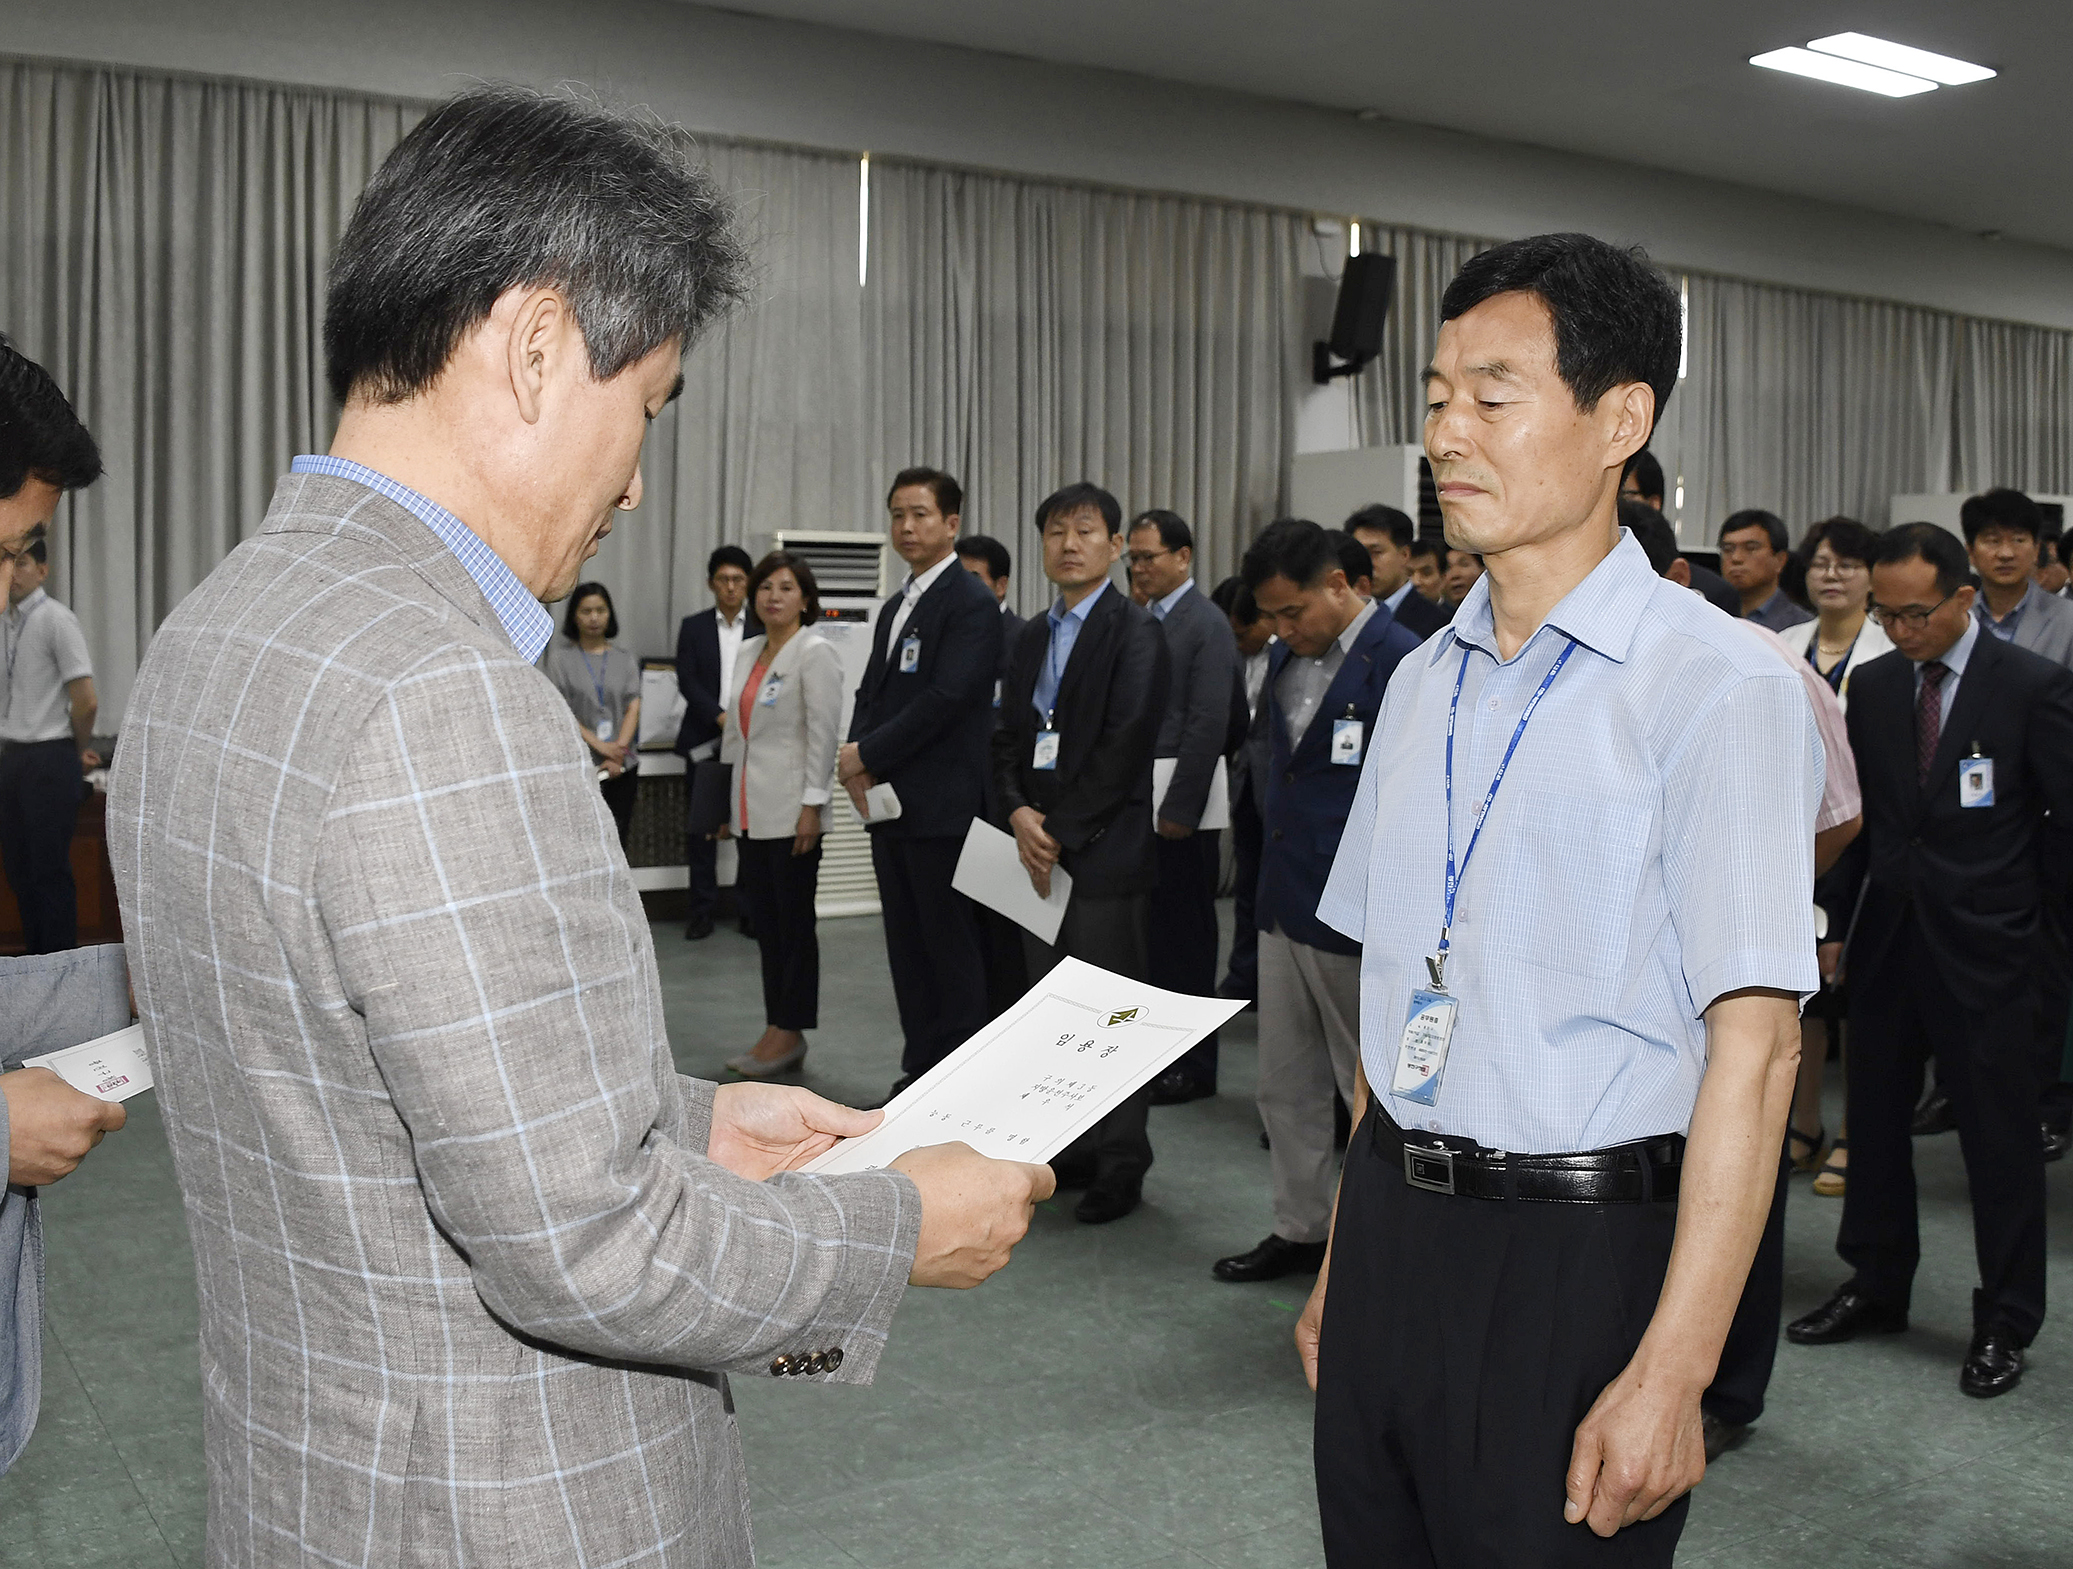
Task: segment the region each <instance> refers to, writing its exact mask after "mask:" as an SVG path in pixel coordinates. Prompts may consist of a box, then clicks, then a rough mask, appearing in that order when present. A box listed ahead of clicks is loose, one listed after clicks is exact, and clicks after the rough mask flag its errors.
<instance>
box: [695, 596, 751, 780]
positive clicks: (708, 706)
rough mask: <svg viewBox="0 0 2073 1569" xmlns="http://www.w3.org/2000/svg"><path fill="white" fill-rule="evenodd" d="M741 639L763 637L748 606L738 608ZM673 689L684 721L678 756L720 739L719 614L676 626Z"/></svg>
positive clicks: (702, 615)
mask: <svg viewBox="0 0 2073 1569" xmlns="http://www.w3.org/2000/svg"><path fill="white" fill-rule="evenodd" d="M741 635H742V640H743V641H744V642H746V641H747V640H748V639H749V638H752V637H761V636H762V635H763V623H762V622H760V621H758V620H757V619H756V612H755V609H754V608H753V607H752V606H747V605H744V606H743V607H742V634H741ZM677 690H678V691H679V692H682V693H683V694H684V722H683V724H681V725H679V726H678V727H677V740H676V751H677V754H678V755H679V756H683V755H686V754H688V753H689V752H690V751H691V750H692V748H694V747H700V746H704V745H705V743H706V742H708V741H717V740H719V739H720V707H721V698H720V613H719V611H717V610H701V611H698V612H697V613H696V614H694V615H688V616H686V617H684V619H683V620H682V621H681V622H680V623H678V626H677Z"/></svg>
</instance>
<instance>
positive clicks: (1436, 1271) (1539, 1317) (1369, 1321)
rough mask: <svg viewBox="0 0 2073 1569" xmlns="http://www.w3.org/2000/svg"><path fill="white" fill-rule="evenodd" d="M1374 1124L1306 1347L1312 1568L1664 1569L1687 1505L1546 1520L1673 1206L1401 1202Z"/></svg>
mask: <svg viewBox="0 0 2073 1569" xmlns="http://www.w3.org/2000/svg"><path fill="white" fill-rule="evenodd" d="M1377 1115H1378V1113H1377V1112H1376V1111H1375V1110H1374V1109H1373V1108H1372V1107H1371V1108H1370V1109H1369V1112H1368V1115H1367V1116H1366V1117H1365V1118H1364V1119H1363V1120H1362V1123H1361V1126H1360V1127H1359V1128H1358V1129H1356V1130H1355V1131H1354V1135H1353V1142H1352V1143H1351V1144H1350V1145H1349V1146H1348V1148H1347V1152H1346V1167H1345V1174H1344V1176H1343V1177H1342V1178H1341V1181H1340V1187H1339V1211H1338V1224H1337V1228H1336V1230H1335V1231H1334V1234H1333V1240H1332V1260H1331V1277H1330V1282H1329V1286H1328V1288H1327V1290H1326V1294H1325V1308H1324V1325H1323V1333H1322V1335H1321V1338H1320V1341H1319V1348H1318V1365H1317V1501H1318V1511H1319V1514H1320V1517H1321V1519H1322V1521H1323V1525H1324V1550H1325V1562H1326V1563H1327V1564H1328V1565H1330V1566H1331V1569H1381V1566H1385V1565H1386V1566H1387V1569H1484V1566H1493V1569H1494V1566H1502V1569H1514V1566H1516V1569H1563V1566H1569V1565H1578V1566H1585V1565H1588V1566H1600V1565H1620V1566H1623V1569H1624V1566H1633V1569H1641V1566H1656V1565H1661V1566H1665V1569H1667V1566H1668V1565H1669V1563H1670V1562H1671V1559H1672V1557H1673V1555H1674V1554H1675V1552H1676V1550H1677V1538H1678V1536H1679V1534H1680V1533H1681V1532H1682V1531H1683V1530H1684V1520H1685V1515H1686V1513H1687V1512H1688V1508H1689V1500H1688V1499H1685V1498H1680V1499H1679V1500H1678V1501H1677V1502H1676V1503H1674V1504H1672V1505H1671V1506H1670V1507H1669V1508H1668V1509H1666V1510H1664V1511H1663V1513H1661V1514H1660V1515H1658V1516H1656V1518H1655V1519H1653V1520H1644V1521H1639V1522H1637V1523H1636V1524H1634V1525H1630V1526H1626V1527H1624V1528H1623V1529H1621V1530H1620V1531H1618V1532H1617V1533H1615V1534H1614V1535H1613V1536H1611V1537H1600V1536H1598V1535H1596V1534H1595V1533H1594V1532H1593V1531H1592V1530H1591V1528H1590V1527H1589V1526H1587V1525H1582V1524H1578V1525H1571V1524H1569V1523H1568V1522H1567V1521H1565V1520H1564V1519H1563V1518H1562V1506H1563V1502H1564V1499H1565V1496H1566V1495H1565V1492H1564V1482H1565V1479H1566V1477H1567V1475H1568V1471H1569V1457H1570V1451H1571V1446H1572V1445H1573V1443H1574V1442H1575V1438H1576V1429H1577V1425H1578V1424H1579V1423H1581V1422H1582V1421H1583V1419H1584V1416H1585V1414H1586V1413H1587V1412H1588V1411H1589V1410H1590V1408H1591V1405H1592V1402H1594V1401H1595V1400H1596V1399H1597V1398H1598V1396H1599V1395H1600V1394H1601V1393H1602V1392H1603V1391H1604V1389H1605V1386H1606V1385H1608V1384H1610V1383H1611V1382H1612V1381H1613V1380H1614V1379H1615V1378H1617V1377H1618V1376H1619V1374H1620V1372H1621V1371H1622V1369H1624V1368H1625V1367H1626V1365H1627V1363H1628V1361H1629V1360H1630V1359H1631V1358H1632V1356H1633V1354H1634V1349H1635V1347H1637V1346H1638V1345H1639V1344H1640V1343H1641V1334H1642V1331H1643V1330H1645V1329H1646V1328H1647V1327H1648V1321H1649V1317H1650V1315H1651V1314H1653V1313H1654V1311H1655V1305H1656V1298H1657V1296H1658V1295H1659V1294H1660V1292H1661V1291H1662V1286H1663V1276H1664V1274H1665V1273H1666V1272H1667V1271H1668V1269H1669V1267H1670V1241H1671V1236H1672V1234H1673V1233H1674V1231H1675V1230H1676V1226H1677V1205H1676V1204H1675V1202H1674V1201H1672V1202H1661V1203H1645V1204H1545V1203H1529V1202H1521V1201H1516V1200H1513V1201H1499V1200H1489V1199H1473V1198H1459V1197H1455V1196H1452V1195H1449V1194H1443V1193H1430V1192H1426V1191H1423V1190H1421V1189H1418V1188H1413V1187H1409V1186H1407V1185H1406V1184H1405V1182H1404V1168H1403V1161H1402V1159H1401V1156H1400V1155H1397V1154H1395V1153H1394V1152H1390V1151H1385V1149H1384V1147H1383V1146H1382V1145H1381V1144H1380V1143H1379V1142H1378V1141H1377V1139H1376V1137H1375V1128H1376V1118H1377ZM1852 1131H1853V1133H1854V1131H1855V1130H1854V1128H1853V1130H1852ZM1852 1166H1853V1167H1854V1166H1855V1161H1854V1159H1853V1160H1852ZM1851 1180H1852V1181H1853V1182H1854V1181H1855V1180H1856V1175H1855V1172H1854V1170H1853V1172H1852V1175H1851Z"/></svg>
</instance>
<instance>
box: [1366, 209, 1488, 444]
mask: <svg viewBox="0 0 2073 1569" xmlns="http://www.w3.org/2000/svg"><path fill="white" fill-rule="evenodd" d="M1360 237H1361V249H1362V250H1364V251H1379V252H1381V253H1382V254H1383V255H1385V256H1394V257H1395V258H1396V293H1395V295H1394V297H1393V298H1392V299H1391V301H1390V305H1389V319H1388V321H1387V323H1386V324H1385V325H1384V327H1383V330H1382V353H1381V355H1380V357H1379V358H1377V359H1376V360H1375V361H1374V363H1372V364H1371V365H1369V366H1368V367H1367V368H1366V369H1365V370H1363V371H1362V372H1361V373H1360V374H1359V375H1358V376H1356V377H1354V378H1353V409H1354V417H1355V419H1356V420H1357V421H1358V424H1359V429H1360V440H1361V445H1362V446H1364V447H1386V446H1399V445H1404V444H1407V443H1413V442H1420V441H1423V440H1424V439H1425V397H1424V392H1425V388H1424V385H1423V383H1422V382H1421V381H1420V380H1419V376H1420V373H1421V372H1422V371H1424V369H1425V367H1426V366H1427V365H1429V364H1431V363H1432V348H1433V341H1434V339H1436V338H1437V337H1438V336H1439V328H1440V296H1441V295H1443V294H1445V293H1446V292H1447V285H1448V283H1449V282H1451V281H1452V279H1453V277H1454V274H1455V273H1457V272H1459V271H1460V270H1461V264H1462V263H1463V262H1465V261H1467V260H1468V259H1469V258H1470V257H1471V256H1473V255H1475V254H1476V252H1478V251H1481V250H1487V249H1489V247H1490V246H1492V245H1494V244H1496V243H1497V242H1496V241H1495V240H1479V239H1473V238H1470V237H1469V236H1467V235H1459V234H1427V233H1425V232H1424V231H1423V230H1420V229H1398V228H1391V227H1389V226H1387V225H1384V224H1372V223H1363V224H1362V225H1361V226H1360Z"/></svg>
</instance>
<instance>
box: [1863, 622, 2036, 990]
mask: <svg viewBox="0 0 2073 1569" xmlns="http://www.w3.org/2000/svg"><path fill="white" fill-rule="evenodd" d="M1914 714H1915V670H1914V664H1913V662H1912V661H1910V660H1909V659H1908V658H1907V657H1906V656H1905V655H1903V654H1900V653H1891V654H1885V655H1882V656H1880V657H1879V658H1877V659H1874V660H1871V661H1869V662H1868V663H1866V664H1864V665H1861V666H1859V667H1858V670H1857V672H1856V674H1855V675H1853V676H1852V677H1851V679H1850V714H1849V725H1850V747H1851V750H1852V751H1853V752H1854V753H1855V754H1856V757H1857V779H1858V783H1859V785H1860V787H1861V788H1862V789H1863V791H1864V833H1863V835H1862V837H1861V838H1860V840H1859V843H1860V844H1862V845H1863V846H1864V851H1863V855H1862V864H1863V866H1864V868H1865V870H1864V877H1865V887H1864V894H1863V903H1862V906H1861V908H1860V910H1859V913H1858V915H1857V919H1856V920H1855V922H1853V923H1852V927H1851V931H1850V969H1851V972H1852V978H1853V982H1854V981H1856V980H1858V979H1863V980H1865V981H1866V982H1872V977H1873V976H1874V975H1875V974H1876V973H1877V972H1878V971H1879V970H1880V969H1881V968H1882V967H1883V966H1885V965H1887V964H1892V963H1899V964H1904V963H1907V962H1908V956H1907V953H1906V951H1905V950H1904V949H1903V948H1901V947H1899V946H1897V945H1896V942H1895V939H1896V938H1897V937H1898V936H1899V934H1900V933H1901V931H1902V930H1903V928H1904V926H1905V924H1906V918H1907V916H1908V915H1909V913H1910V912H1912V913H1913V915H1914V918H1915V920H1916V922H1917V923H1919V925H1920V928H1921V931H1922V933H1923V936H1924V938H1925V939H1926V941H1927V943H1928V945H1929V948H1930V951H1931V953H1932V954H1933V955H1934V956H1935V958H1936V961H1937V964H1938V968H1939V969H1940V970H1941V972H1942V975H1943V978H1944V980H1945V981H1946V982H1947V983H1948V984H1949V985H1950V987H1951V989H1952V991H1953V992H1954V993H1955V994H1956V996H1957V997H1958V999H1959V1000H1960V1001H1961V1002H1962V1003H1964V1004H1966V1005H1967V1006H1968V1007H1973V1008H1978V1009H1982V1010H1984V1009H1986V1008H1989V1007H1992V1006H1994V1005H1995V1004H1996V1003H1997V1002H1998V1001H2001V1000H2005V999H2006V997H2007V996H2008V995H2009V994H2010V993H2011V991H2015V990H2020V989H2023V988H2026V987H2027V986H2028V984H2029V980H2030V973H2031V969H2032V940H2033V938H2034V937H2035V935H2036V932H2037V926H2038V913H2039V910H2040V908H2041V906H2042V904H2043V901H2044V897H2045V894H2046V891H2047V890H2046V883H2047V881H2055V880H2056V879H2057V878H2058V877H2060V876H2062V875H2063V867H2062V864H2061V862H2060V860H2059V856H2058V853H2057V848H2056V845H2055V843H2047V835H2046V823H2045V816H2044V814H2045V812H2046V811H2047V810H2049V811H2050V812H2051V814H2052V816H2053V819H2054V820H2055V822H2057V823H2073V672H2068V671H2067V670H2066V669H2065V668H2064V667H2063V666H2060V665H2057V664H2054V663H2053V662H2052V661H2050V660H2048V659H2045V658H2042V657H2041V656H2039V655H2036V654H2033V653H2031V652H2029V651H2028V650H2027V649H2022V648H2015V647H2013V646H2011V645H2009V644H2006V643H2003V642H2001V641H2000V640H1999V639H1998V638H1996V637H1994V636H1993V635H1992V634H1991V633H1988V632H1985V631H1982V632H1981V633H1980V635H1979V637H1978V638H1977V640H1976V641H1975V642H1974V643H1973V647H1972V653H1971V656H1970V657H1969V659H1968V660H1967V662H1966V666H1965V674H1964V677H1963V678H1962V679H1961V680H1960V681H1959V683H1958V695H1957V697H1956V699H1955V700H1954V701H1953V703H1952V705H1951V716H1950V720H1949V722H1948V723H1946V724H1945V725H1944V727H1943V731H1942V738H1941V742H1940V744H1939V745H1938V747H1937V752H1936V759H1935V761H1934V762H1933V763H1932V764H1931V766H1930V770H1929V779H1928V783H1927V784H1926V785H1918V784H1917V783H1916V764H1915V718H1914ZM1975 745H1977V747H1978V749H1979V751H1980V752H1981V753H1982V754H1984V755H1985V756H1987V757H1990V758H1992V759H1993V760H1994V804H1993V805H1992V806H1986V807H1961V806H1960V805H1959V804H1958V774H1959V770H1960V767H1961V765H1962V763H1963V760H1964V759H1965V758H1966V757H1968V756H1970V755H1971V754H1972V752H1973V749H1974V747H1975ZM1852 848H1853V850H1854V849H1855V846H1853V847H1852ZM2048 859H2049V860H2050V862H2051V864H2050V865H2049V866H2047V860H2048Z"/></svg>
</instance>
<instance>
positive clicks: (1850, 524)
mask: <svg viewBox="0 0 2073 1569" xmlns="http://www.w3.org/2000/svg"><path fill="white" fill-rule="evenodd" d="M1878 548H1879V536H1878V535H1876V534H1874V533H1873V532H1872V531H1871V530H1870V529H1868V528H1866V527H1865V526H1864V525H1863V524H1862V523H1859V522H1858V521H1857V520H1856V519H1855V518H1841V517H1837V518H1827V519H1824V520H1823V521H1822V522H1819V523H1816V524H1815V525H1814V526H1813V527H1812V528H1810V529H1808V530H1807V537H1806V538H1805V539H1803V540H1801V541H1800V547H1799V550H1798V552H1797V554H1798V557H1799V559H1800V561H1802V562H1803V563H1805V565H1806V569H1807V601H1808V603H1809V604H1810V605H1811V606H1812V607H1813V610H1814V619H1813V620H1812V621H1803V622H1801V623H1800V624H1799V625H1798V626H1792V627H1787V628H1786V629H1785V630H1784V631H1782V632H1780V633H1779V634H1778V636H1779V637H1780V638H1782V639H1784V641H1785V643H1786V644H1787V646H1788V647H1790V648H1791V649H1792V651H1793V652H1794V653H1796V654H1803V655H1805V656H1806V660H1807V663H1809V664H1810V665H1812V666H1813V667H1814V668H1815V669H1816V670H1818V671H1820V672H1821V674H1822V676H1823V677H1824V678H1825V679H1826V680H1827V682H1828V684H1829V686H1830V687H1831V688H1833V689H1834V691H1835V695H1836V696H1837V697H1838V698H1840V699H1841V700H1842V703H1843V706H1844V707H1845V708H1848V707H1849V706H1850V673H1851V672H1852V671H1853V670H1855V669H1856V668H1857V667H1858V666H1859V665H1861V664H1863V663H1864V662H1865V661H1866V660H1867V659H1877V658H1878V657H1879V655H1881V654H1887V653H1891V652H1892V651H1893V640H1892V639H1891V638H1889V637H1887V636H1886V634H1885V631H1884V630H1883V629H1882V628H1881V627H1880V626H1879V624H1878V622H1876V621H1874V620H1872V619H1871V615H1870V613H1869V607H1870V605H1871V558H1872V554H1873V552H1875V551H1876V550H1877V549H1878Z"/></svg>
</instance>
